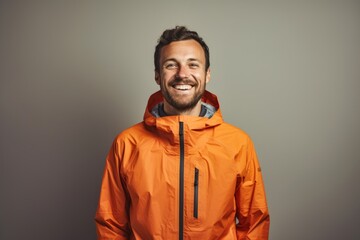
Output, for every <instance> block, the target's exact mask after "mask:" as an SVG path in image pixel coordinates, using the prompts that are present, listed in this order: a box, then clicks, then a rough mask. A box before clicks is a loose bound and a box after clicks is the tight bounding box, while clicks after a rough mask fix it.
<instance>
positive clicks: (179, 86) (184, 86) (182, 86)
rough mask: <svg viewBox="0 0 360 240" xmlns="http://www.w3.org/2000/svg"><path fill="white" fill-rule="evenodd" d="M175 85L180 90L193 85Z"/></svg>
mask: <svg viewBox="0 0 360 240" xmlns="http://www.w3.org/2000/svg"><path fill="white" fill-rule="evenodd" d="M174 87H175V88H176V89H178V90H189V89H190V88H191V85H175V86H174Z"/></svg>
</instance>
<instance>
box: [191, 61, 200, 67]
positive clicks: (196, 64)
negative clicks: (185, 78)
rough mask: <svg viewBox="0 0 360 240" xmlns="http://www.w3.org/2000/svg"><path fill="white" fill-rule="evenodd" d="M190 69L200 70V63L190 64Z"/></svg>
mask: <svg viewBox="0 0 360 240" xmlns="http://www.w3.org/2000/svg"><path fill="white" fill-rule="evenodd" d="M189 67H190V68H198V67H199V64H198V63H195V62H192V63H189Z"/></svg>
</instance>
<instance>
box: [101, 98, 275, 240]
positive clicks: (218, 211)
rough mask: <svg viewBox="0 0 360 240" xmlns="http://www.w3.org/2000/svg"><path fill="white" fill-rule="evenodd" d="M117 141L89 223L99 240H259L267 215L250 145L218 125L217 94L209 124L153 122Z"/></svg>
mask: <svg viewBox="0 0 360 240" xmlns="http://www.w3.org/2000/svg"><path fill="white" fill-rule="evenodd" d="M161 101H163V98H162V95H161V93H160V92H157V93H155V94H153V95H152V96H151V97H150V99H149V102H148V106H147V108H146V111H145V114H144V121H143V122H141V123H139V124H137V125H134V126H133V127H131V128H129V129H127V130H125V131H123V132H122V133H121V134H119V135H118V136H117V138H116V139H115V141H114V143H113V145H112V147H111V149H110V152H109V154H108V157H107V160H106V166H105V171H104V175H103V180H102V187H101V193H100V200H99V205H98V210H97V212H96V216H95V221H96V226H97V234H98V239H101V240H105V239H114V240H115V239H116V240H120V239H144V240H148V239H165V240H172V239H201V240H202V239H204V240H208V239H229V240H230V239H231V240H233V239H251V240H255V239H256V240H265V239H268V234H269V222H270V220H269V214H268V208H267V203H266V198H265V192H264V185H263V180H262V176H261V169H260V166H259V163H258V160H257V158H256V153H255V150H254V146H253V143H252V142H251V140H250V138H249V137H248V135H247V134H246V133H244V132H243V131H242V130H240V129H238V128H236V127H234V126H232V125H230V124H227V123H225V122H224V121H223V119H222V116H221V113H220V109H219V104H218V101H217V98H216V96H215V95H213V94H211V93H210V92H207V91H206V92H205V94H204V96H203V98H202V101H203V102H204V103H207V104H211V105H212V106H214V107H215V108H216V109H217V111H216V112H215V114H214V115H213V116H212V117H211V118H205V117H194V116H166V117H158V118H156V117H154V116H153V115H152V114H151V110H152V109H153V107H154V106H155V105H157V104H158V103H160V102H161Z"/></svg>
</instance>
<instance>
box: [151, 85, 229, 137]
mask: <svg viewBox="0 0 360 240" xmlns="http://www.w3.org/2000/svg"><path fill="white" fill-rule="evenodd" d="M163 101H164V100H163V96H162V94H161V92H160V91H157V92H155V93H154V94H152V95H151V96H150V98H149V100H148V104H147V107H146V109H145V113H144V123H145V125H147V126H148V127H151V128H153V127H156V128H157V129H158V130H160V131H165V132H173V133H174V132H175V131H178V125H179V122H180V121H181V122H184V125H185V127H186V128H187V129H189V130H200V129H205V128H210V127H214V126H217V125H219V124H221V123H222V122H223V119H222V115H221V112H220V108H219V106H220V105H219V102H218V100H217V97H216V95H215V94H212V93H211V92H209V91H205V93H204V95H203V97H202V99H201V101H202V102H203V103H205V104H209V105H211V106H213V107H214V108H215V109H216V111H215V113H214V115H213V116H212V117H211V118H207V117H197V116H184V115H181V116H180V115H178V116H166V117H155V116H154V115H153V114H152V113H151V111H152V109H153V108H154V107H155V106H156V105H157V104H159V103H161V102H163Z"/></svg>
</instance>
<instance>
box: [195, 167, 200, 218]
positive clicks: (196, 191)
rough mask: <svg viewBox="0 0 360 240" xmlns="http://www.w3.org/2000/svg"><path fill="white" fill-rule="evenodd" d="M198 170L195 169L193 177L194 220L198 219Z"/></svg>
mask: <svg viewBox="0 0 360 240" xmlns="http://www.w3.org/2000/svg"><path fill="white" fill-rule="evenodd" d="M198 201H199V169H197V168H195V176H194V218H198V205H199V202H198Z"/></svg>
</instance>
